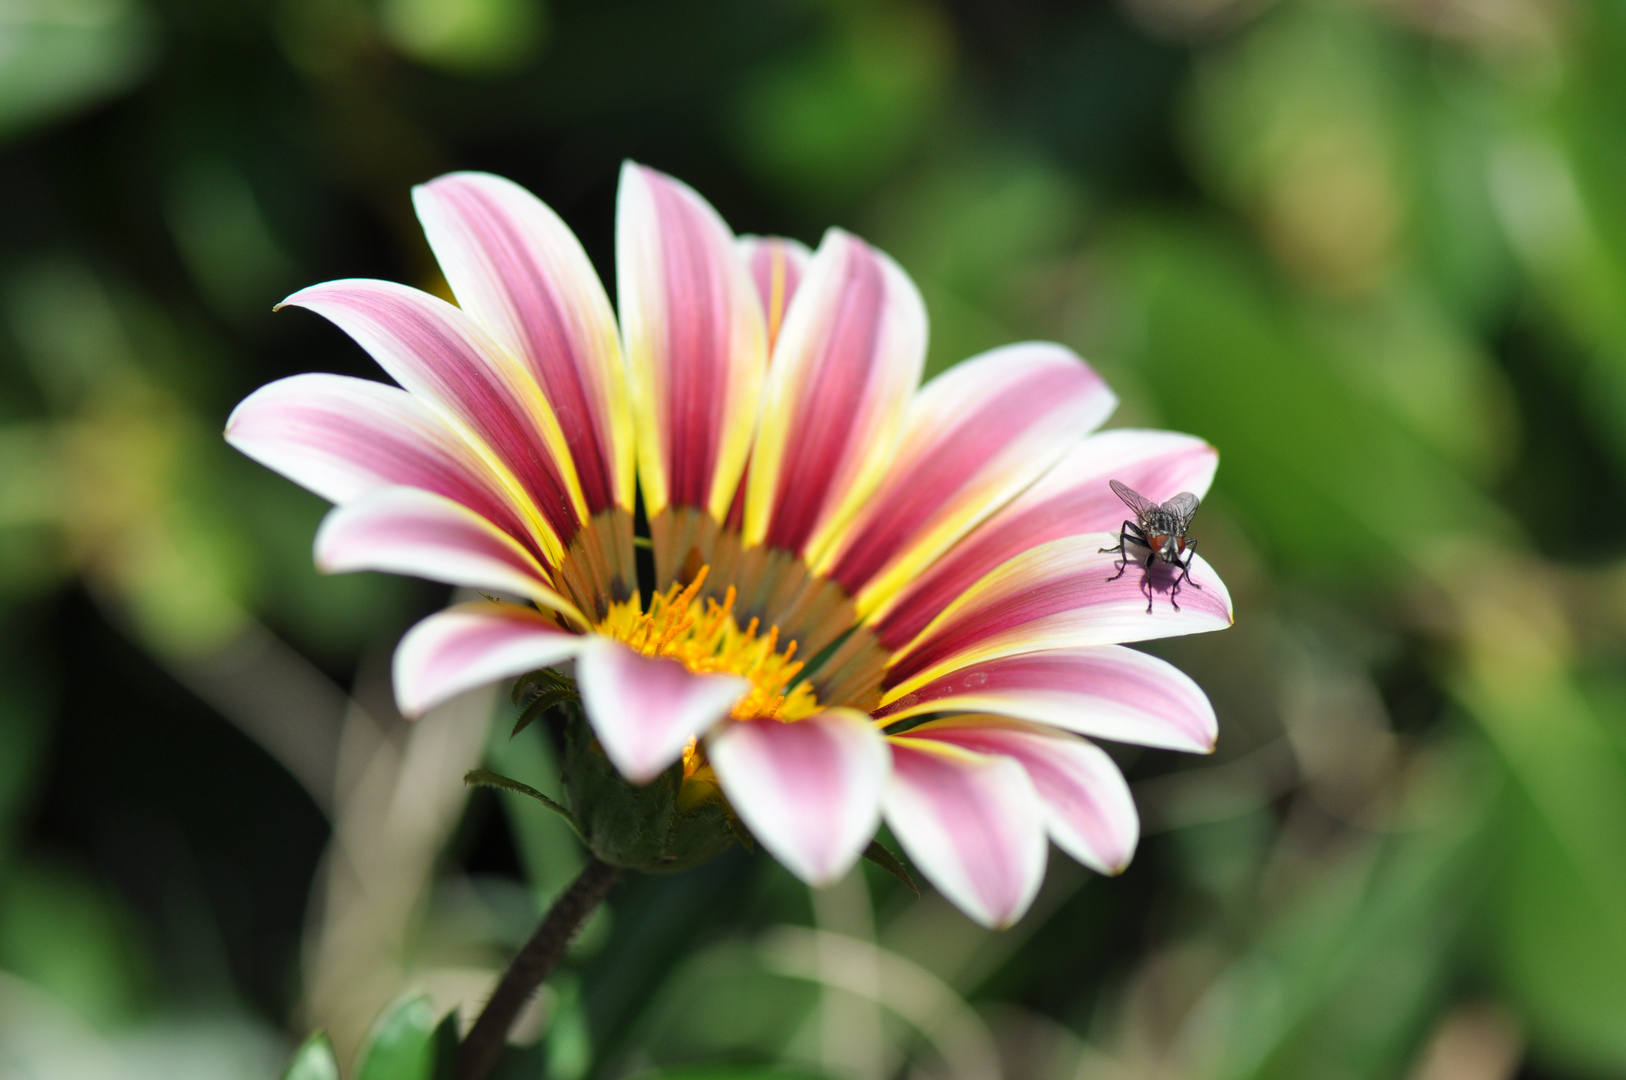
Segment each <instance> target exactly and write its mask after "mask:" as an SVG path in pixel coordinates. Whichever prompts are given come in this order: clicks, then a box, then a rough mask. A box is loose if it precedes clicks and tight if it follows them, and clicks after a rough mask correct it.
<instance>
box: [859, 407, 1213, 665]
mask: <svg viewBox="0 0 1626 1080" xmlns="http://www.w3.org/2000/svg"><path fill="white" fill-rule="evenodd" d="M1218 462H1219V455H1218V454H1217V453H1215V451H1214V448H1213V447H1211V446H1209V445H1208V444H1207V443H1205V442H1203V441H1202V440H1201V439H1197V438H1193V437H1192V436H1190V435H1179V434H1176V433H1174V432H1171V431H1140V430H1133V429H1120V430H1116V431H1103V432H1101V433H1100V434H1098V435H1091V436H1090V437H1089V438H1087V439H1085V440H1084V441H1083V442H1082V443H1079V444H1078V445H1077V446H1075V447H1074V448H1073V449H1072V450H1071V451H1069V452H1068V454H1067V456H1066V457H1064V458H1062V459H1061V461H1059V462H1057V463H1056V465H1055V466H1054V467H1053V468H1051V469H1050V471H1049V472H1047V473H1045V475H1044V476H1042V477H1041V478H1040V479H1039V480H1038V481H1037V482H1036V483H1035V484H1034V485H1033V486H1032V487H1030V488H1028V489H1027V490H1026V491H1024V492H1023V493H1022V494H1021V495H1019V496H1017V497H1016V498H1015V499H1013V500H1012V501H1011V502H1010V503H1009V504H1007V505H1006V506H1004V507H1003V508H1001V509H1000V510H998V511H997V512H996V513H994V514H993V516H991V517H990V518H988V520H987V521H984V522H983V523H982V524H981V525H979V526H977V527H976V528H975V529H973V530H972V531H971V532H970V533H969V534H967V535H966V536H965V538H964V539H962V540H961V541H960V542H959V543H957V544H955V545H954V547H953V548H952V549H950V550H949V551H948V552H946V553H945V554H944V555H943V557H942V558H941V559H939V560H938V561H937V562H936V563H934V564H933V565H932V566H931V567H930V568H928V569H927V570H926V571H925V573H923V574H921V575H920V576H919V577H918V578H917V579H916V580H914V581H913V582H911V583H909V584H908V585H906V586H905V587H904V589H903V590H902V591H901V592H900V593H898V594H897V595H896V596H895V597H894V598H893V599H892V600H891V601H889V602H887V603H886V604H885V605H883V606H882V607H881V609H880V611H879V613H878V614H877V615H876V616H873V617H872V618H873V619H874V621H873V624H872V626H873V629H874V630H875V633H876V636H877V637H878V638H879V639H880V640H881V643H882V644H883V645H885V646H887V647H888V648H892V649H896V648H899V647H901V646H903V645H905V644H907V643H908V642H909V640H910V639H911V638H913V637H914V636H915V635H916V634H918V633H920V631H921V630H923V629H925V627H926V624H927V623H929V622H931V620H932V619H933V618H935V617H936V616H937V614H938V613H939V612H941V611H942V610H943V609H944V608H945V607H947V606H948V605H949V603H951V602H952V601H953V600H954V599H955V598H956V597H958V596H959V595H960V594H961V593H963V592H965V590H967V589H969V588H970V587H971V586H972V585H974V584H975V583H976V582H977V581H978V580H980V579H981V578H982V577H983V576H984V575H986V574H988V573H989V572H991V571H992V570H994V568H996V567H998V566H999V565H1000V564H1001V563H1004V562H1006V561H1007V560H1009V559H1011V558H1013V557H1014V556H1016V555H1019V554H1021V553H1022V552H1023V551H1026V550H1028V549H1029V548H1032V547H1036V546H1038V545H1039V544H1044V543H1048V542H1049V541H1051V540H1057V539H1060V538H1061V537H1064V536H1076V535H1078V534H1079V533H1085V532H1096V531H1103V530H1110V531H1113V532H1116V531H1117V529H1118V526H1119V524H1120V523H1121V522H1122V521H1123V519H1124V517H1125V516H1126V508H1125V507H1124V505H1123V503H1122V502H1120V501H1119V500H1118V497H1117V496H1116V495H1114V494H1113V493H1112V489H1111V488H1110V487H1108V486H1107V481H1109V480H1121V481H1123V482H1124V483H1126V484H1128V485H1129V486H1130V487H1132V488H1134V489H1135V490H1136V491H1139V492H1141V493H1142V494H1144V495H1145V496H1147V497H1148V498H1152V499H1156V500H1158V501H1159V502H1161V501H1163V500H1164V499H1167V498H1169V497H1170V496H1173V495H1175V494H1177V493H1179V492H1181V491H1190V492H1192V493H1193V494H1195V495H1198V496H1203V495H1206V494H1207V493H1208V488H1209V485H1210V484H1211V483H1212V482H1213V479H1214V469H1215V467H1216V465H1217V464H1218ZM1114 542H1116V541H1114Z"/></svg>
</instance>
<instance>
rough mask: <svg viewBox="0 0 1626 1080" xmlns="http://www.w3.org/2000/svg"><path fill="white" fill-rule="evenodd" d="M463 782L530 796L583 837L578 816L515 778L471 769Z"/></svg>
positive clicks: (485, 770)
mask: <svg viewBox="0 0 1626 1080" xmlns="http://www.w3.org/2000/svg"><path fill="white" fill-rule="evenodd" d="M463 782H464V783H465V784H469V785H471V786H476V787H490V788H499V789H501V790H503V791H512V792H515V793H516V794H519V795H526V796H529V797H530V798H533V799H535V800H536V801H537V802H539V803H541V804H542V805H543V806H545V807H547V808H548V809H549V810H552V811H553V812H554V813H555V814H558V815H559V816H560V817H562V818H564V819H565V821H567V822H569V823H570V827H571V828H572V829H574V830H575V831H576V835H577V836H582V827H581V825H580V824H579V823H578V822H577V821H576V816H575V815H574V814H572V813H571V812H570V811H569V810H568V809H566V808H565V807H563V806H560V805H559V804H558V803H556V802H554V801H553V800H552V799H550V798H548V797H547V796H546V795H544V794H542V793H541V792H540V791H538V790H536V789H535V788H534V787H532V786H531V785H529V784H522V783H520V782H519V781H518V780H515V779H514V778H513V777H509V776H504V775H502V774H501V773H494V772H492V771H491V770H490V769H470V770H469V771H468V772H466V773H464V774H463ZM583 839H584V840H585V839H586V838H585V837H583Z"/></svg>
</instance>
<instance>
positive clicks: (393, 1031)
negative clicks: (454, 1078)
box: [356, 994, 437, 1080]
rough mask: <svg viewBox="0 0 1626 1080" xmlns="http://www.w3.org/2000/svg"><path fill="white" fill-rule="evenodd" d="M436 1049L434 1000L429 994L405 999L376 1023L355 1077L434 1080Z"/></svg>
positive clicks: (365, 1078) (363, 1051)
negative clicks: (430, 998)
mask: <svg viewBox="0 0 1626 1080" xmlns="http://www.w3.org/2000/svg"><path fill="white" fill-rule="evenodd" d="M436 1050H437V1047H436V1023H435V1006H434V1003H433V1002H432V1001H430V1000H429V996H428V995H427V994H419V995H417V996H415V997H409V998H406V999H405V1000H403V1001H400V1002H397V1003H396V1004H395V1005H393V1006H391V1007H390V1008H389V1009H387V1010H386V1011H385V1012H384V1015H383V1016H380V1017H379V1018H378V1022H377V1023H375V1024H374V1025H373V1030H372V1033H371V1034H369V1035H368V1037H367V1045H366V1046H365V1047H363V1048H362V1052H361V1067H360V1068H359V1069H358V1070H357V1071H356V1080H434V1077H435V1064H436V1056H437V1054H436Z"/></svg>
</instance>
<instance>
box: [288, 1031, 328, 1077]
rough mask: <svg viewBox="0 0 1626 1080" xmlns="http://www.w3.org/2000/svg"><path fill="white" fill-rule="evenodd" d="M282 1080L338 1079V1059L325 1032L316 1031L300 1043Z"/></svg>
mask: <svg viewBox="0 0 1626 1080" xmlns="http://www.w3.org/2000/svg"><path fill="white" fill-rule="evenodd" d="M282 1080H339V1060H338V1058H336V1057H334V1056H333V1040H332V1039H329V1038H328V1037H327V1032H325V1031H318V1032H317V1033H316V1034H314V1035H312V1036H311V1037H310V1038H308V1039H306V1040H305V1041H304V1042H303V1043H301V1044H300V1046H299V1049H298V1050H295V1051H294V1056H293V1060H291V1061H289V1062H288V1068H287V1070H286V1071H285V1072H284V1073H283V1074H282Z"/></svg>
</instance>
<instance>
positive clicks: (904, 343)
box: [744, 229, 926, 561]
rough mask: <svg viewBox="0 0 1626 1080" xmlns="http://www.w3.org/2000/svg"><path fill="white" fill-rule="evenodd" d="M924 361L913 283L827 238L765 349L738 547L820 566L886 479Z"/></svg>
mask: <svg viewBox="0 0 1626 1080" xmlns="http://www.w3.org/2000/svg"><path fill="white" fill-rule="evenodd" d="M925 357H926V309H925V305H924V304H923V303H922V302H921V299H920V293H919V291H918V290H917V289H916V288H915V286H914V283H913V282H912V281H910V280H909V277H908V275H907V274H905V273H904V272H903V271H902V270H901V269H900V268H899V267H898V265H897V264H896V263H894V262H893V261H892V260H891V259H889V258H887V257H886V256H885V255H883V254H881V253H880V252H878V251H876V250H875V249H873V248H871V247H870V246H869V245H868V244H865V243H864V242H863V241H862V240H859V239H858V238H857V237H854V236H851V235H849V234H847V233H844V232H842V231H841V230H839V229H832V230H831V231H830V232H829V233H828V234H826V236H825V239H824V243H822V244H821V245H820V246H819V250H818V252H817V253H816V254H815V255H814V256H813V259H812V261H811V262H810V263H809V264H808V268H807V275H806V276H805V277H804V278H803V280H802V282H801V284H800V286H799V287H798V288H797V290H796V296H795V299H794V300H792V301H791V305H790V308H789V310H788V311H787V312H786V315H785V323H784V326H783V328H782V330H781V332H780V336H779V340H778V343H777V344H776V345H775V347H774V355H773V361H772V363H771V364H770V366H769V370H768V382H767V386H766V389H765V391H764V399H763V410H762V418H761V422H760V423H759V425H758V431H757V439H756V445H755V447H754V448H753V450H752V458H751V462H752V464H751V474H750V476H749V478H748V480H747V488H746V496H745V518H744V535H745V542H746V543H747V545H751V546H754V545H757V544H767V545H769V546H772V547H776V548H781V549H783V550H786V551H790V552H793V553H796V554H800V555H802V556H803V557H804V558H806V559H808V560H809V561H817V559H818V558H819V556H820V554H821V553H822V552H823V550H824V549H825V547H826V546H827V545H828V544H829V543H830V542H831V540H832V538H833V537H835V536H836V535H837V534H838V532H839V530H840V528H841V526H842V525H843V523H844V522H846V521H847V520H848V519H849V518H851V517H852V516H853V514H854V513H855V512H856V511H857V510H858V508H859V507H860V506H861V505H862V504H863V502H864V500H865V499H866V498H867V497H868V496H869V495H870V493H871V492H873V491H874V490H875V488H876V486H877V485H878V484H879V483H880V481H881V479H882V477H883V476H884V475H885V474H886V470H887V467H888V465H889V464H890V463H891V461H892V457H893V452H894V450H895V448H896V445H897V441H898V436H899V434H900V433H901V432H902V430H903V423H904V413H905V410H906V409H907V407H908V402H909V398H910V395H911V394H912V393H913V391H914V388H915V386H916V384H917V383H918V382H919V381H920V373H921V369H922V367H923V365H924V363H925Z"/></svg>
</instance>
